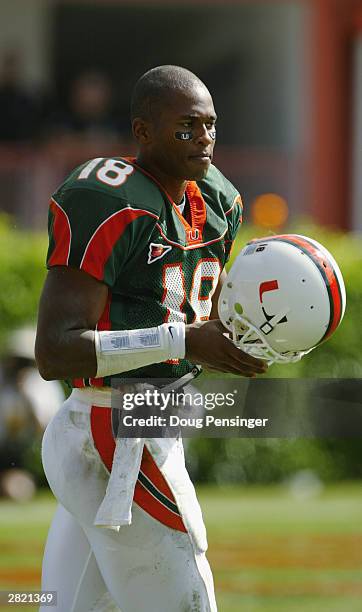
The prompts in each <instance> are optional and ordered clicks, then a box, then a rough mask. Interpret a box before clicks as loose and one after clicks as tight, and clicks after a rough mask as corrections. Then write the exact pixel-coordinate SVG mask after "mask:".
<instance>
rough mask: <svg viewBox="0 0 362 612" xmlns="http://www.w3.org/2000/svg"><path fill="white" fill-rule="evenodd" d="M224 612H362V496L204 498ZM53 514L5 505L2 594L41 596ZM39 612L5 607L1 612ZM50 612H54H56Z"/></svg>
mask: <svg viewBox="0 0 362 612" xmlns="http://www.w3.org/2000/svg"><path fill="white" fill-rule="evenodd" d="M199 498H200V501H201V505H202V508H203V512H204V518H205V521H206V524H207V528H208V534H209V553H208V558H209V561H210V563H211V566H212V568H213V571H214V576H215V583H216V593H217V599H218V604H219V612H360V611H361V610H362V579H361V578H362V521H361V516H362V486H360V485H358V484H354V485H349V486H346V485H345V486H343V487H333V488H328V489H326V490H325V491H324V492H323V493H322V494H321V495H319V496H318V497H314V498H309V499H304V500H300V499H295V498H294V497H292V496H291V495H290V494H289V493H288V491H287V490H286V489H285V488H282V487H270V488H259V487H258V488H254V487H249V488H244V487H241V486H240V487H238V488H232V489H231V488H227V489H220V488H215V487H213V488H199ZM54 507H55V503H54V501H53V499H52V498H51V497H50V496H49V495H48V494H41V495H39V496H38V497H37V498H36V499H35V501H32V502H30V503H27V504H23V505H17V504H14V503H12V502H7V501H2V502H1V503H0V589H3V590H11V589H16V590H19V589H28V590H36V589H38V588H39V580H40V566H41V557H42V549H43V545H44V541H45V537H46V533H47V528H48V525H49V522H50V520H51V516H52V513H53V510H54ZM11 609H16V610H17V611H19V612H20V611H21V612H22V611H25V610H35V609H36V608H35V607H32V606H27V607H24V606H20V605H18V606H15V607H14V606H7V607H6V606H3V607H1V606H0V610H11ZM51 609H52V608H49V610H51Z"/></svg>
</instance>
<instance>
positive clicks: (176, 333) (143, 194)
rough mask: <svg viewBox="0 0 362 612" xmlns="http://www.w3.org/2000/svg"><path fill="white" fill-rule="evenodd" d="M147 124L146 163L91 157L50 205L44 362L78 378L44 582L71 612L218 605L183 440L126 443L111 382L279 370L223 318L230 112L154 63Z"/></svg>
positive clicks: (141, 139)
mask: <svg viewBox="0 0 362 612" xmlns="http://www.w3.org/2000/svg"><path fill="white" fill-rule="evenodd" d="M131 118H132V128H133V134H134V137H135V139H136V141H137V143H138V148H139V153H138V156H137V158H129V157H116V158H112V159H108V158H103V157H98V158H96V159H92V160H90V161H87V162H85V163H84V164H83V165H82V166H80V167H79V168H76V169H75V170H74V171H73V172H72V173H71V174H70V176H69V177H68V178H67V179H66V180H65V182H64V183H63V184H62V185H61V186H60V187H59V189H58V190H57V191H56V193H55V194H54V195H53V197H52V199H51V202H50V212H49V250H48V257H47V266H48V269H49V272H48V276H47V279H46V282H45V286H44V289H43V293H42V297H41V301H40V308H39V321H38V334H37V344H36V356H37V361H38V365H39V369H40V372H41V374H42V375H43V377H44V378H46V379H48V380H49V379H67V380H69V381H70V384H71V386H72V387H73V391H72V394H71V395H70V398H69V399H68V400H67V401H66V402H65V404H64V405H63V407H62V409H61V410H60V411H59V413H58V414H57V415H56V416H55V418H54V419H53V421H52V422H51V423H50V425H49V426H48V428H47V431H46V433H45V436H44V442H43V464H44V469H45V472H46V475H47V478H48V481H49V484H50V486H51V488H52V490H53V492H54V495H55V496H56V497H57V499H58V500H59V502H60V507H59V509H58V511H57V514H56V517H55V519H54V522H53V525H52V527H51V529H50V534H49V538H48V542H47V546H46V553H45V556H44V563H43V584H42V588H43V589H47V590H56V591H57V592H58V604H57V608H56V609H57V610H59V611H62V612H69V611H74V612H88V611H90V610H118V609H121V610H122V612H146V610H147V612H181V611H184V610H189V611H191V610H195V611H196V610H197V611H198V612H199V611H200V612H201V611H203V612H211V611H215V610H216V603H215V596H214V589H213V582H212V576H211V572H210V568H209V565H208V563H207V560H206V557H205V551H206V548H207V543H206V536H205V528H204V524H203V520H202V515H201V511H200V508H199V505H198V502H197V499H196V495H195V491H194V488H193V486H192V484H191V482H190V479H189V477H188V474H187V471H186V468H185V463H184V455H183V449H182V443H181V441H180V440H179V439H148V440H146V441H141V440H120V439H117V436H116V435H115V432H114V427H113V429H112V410H111V392H110V389H111V384H112V378H117V377H118V378H119V377H120V375H122V377H123V378H132V377H137V378H142V379H150V378H172V379H180V378H182V377H185V376H186V377H187V376H188V375H190V376H192V375H193V373H194V372H197V368H195V364H200V365H201V366H204V367H206V368H210V369H213V370H217V371H221V372H229V373H233V374H238V375H241V376H247V377H254V376H256V375H257V374H262V373H264V372H265V371H266V368H267V365H266V363H265V362H264V361H261V360H259V359H257V358H254V357H253V356H251V355H248V354H246V353H244V352H243V351H242V350H240V349H238V348H236V347H235V346H234V345H233V343H232V342H230V341H229V340H228V339H227V338H225V337H224V335H223V333H224V331H225V330H224V328H223V326H222V324H221V322H220V321H219V320H217V318H216V317H217V298H218V295H219V293H220V290H221V285H222V281H223V278H224V272H223V270H224V266H225V264H226V262H227V261H228V258H229V255H230V250H231V246H232V243H233V240H234V238H235V235H236V233H237V230H238V227H239V223H240V217H241V213H242V205H241V199H240V195H239V193H238V192H237V190H236V189H235V187H234V186H233V185H232V184H231V183H230V182H229V181H228V180H227V179H226V178H225V177H224V176H223V175H222V174H221V172H220V171H219V170H217V168H215V167H214V166H213V165H212V163H211V162H212V157H213V149H214V145H215V137H216V113H215V109H214V105H213V102H212V98H211V95H210V93H209V91H208V90H207V88H206V86H205V85H204V83H202V81H200V79H199V78H198V77H196V76H195V75H194V74H193V73H191V72H189V71H188V70H186V69H184V68H181V67H177V66H160V67H157V68H154V69H152V70H150V71H148V72H147V73H146V74H144V75H143V76H142V77H141V78H140V79H139V81H138V82H137V84H136V86H135V89H134V93H133V97H132V103H131ZM210 319H211V320H210ZM115 438H116V439H115ZM74 546H76V551H74V552H73V547H74Z"/></svg>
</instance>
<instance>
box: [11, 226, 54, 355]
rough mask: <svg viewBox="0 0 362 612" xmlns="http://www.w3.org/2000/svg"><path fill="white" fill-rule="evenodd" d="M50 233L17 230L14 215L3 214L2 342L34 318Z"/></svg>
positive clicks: (42, 280)
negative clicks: (13, 331) (13, 222)
mask: <svg viewBox="0 0 362 612" xmlns="http://www.w3.org/2000/svg"><path fill="white" fill-rule="evenodd" d="M46 249H47V236H46V235H45V234H44V232H34V231H24V230H18V229H17V228H16V227H15V226H14V225H13V224H12V219H11V217H9V216H7V215H5V214H3V215H0V278H1V281H0V282H1V287H2V288H3V290H2V291H1V292H0V346H1V347H2V350H3V351H4V348H5V347H6V338H7V335H8V334H9V332H11V331H12V330H13V329H16V328H19V327H21V326H22V325H24V324H26V323H29V322H34V321H35V318H36V313H37V308H38V302H39V296H40V292H41V288H42V285H43V282H44V277H45V254H46Z"/></svg>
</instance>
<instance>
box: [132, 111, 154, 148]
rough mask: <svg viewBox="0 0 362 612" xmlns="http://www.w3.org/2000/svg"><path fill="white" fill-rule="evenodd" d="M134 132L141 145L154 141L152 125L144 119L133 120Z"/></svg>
mask: <svg viewBox="0 0 362 612" xmlns="http://www.w3.org/2000/svg"><path fill="white" fill-rule="evenodd" d="M132 132H133V135H134V137H135V139H136V140H137V142H138V143H139V144H140V145H141V144H142V145H145V144H149V143H150V142H151V140H152V129H151V125H150V123H149V122H148V121H145V120H144V119H141V118H140V117H136V118H135V119H133V121H132Z"/></svg>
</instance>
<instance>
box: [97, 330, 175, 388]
mask: <svg viewBox="0 0 362 612" xmlns="http://www.w3.org/2000/svg"><path fill="white" fill-rule="evenodd" d="M94 344H95V349H96V356H97V374H96V377H97V378H101V377H103V376H111V375H113V374H120V373H121V372H128V371H130V370H136V369H137V368H142V367H144V366H147V365H151V364H153V363H160V362H162V361H167V360H169V359H179V358H180V359H183V358H184V357H185V350H186V349H185V324H184V323H163V324H162V325H159V326H158V327H149V328H147V329H130V330H124V331H120V330H116V331H100V332H99V331H95V336H94Z"/></svg>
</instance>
